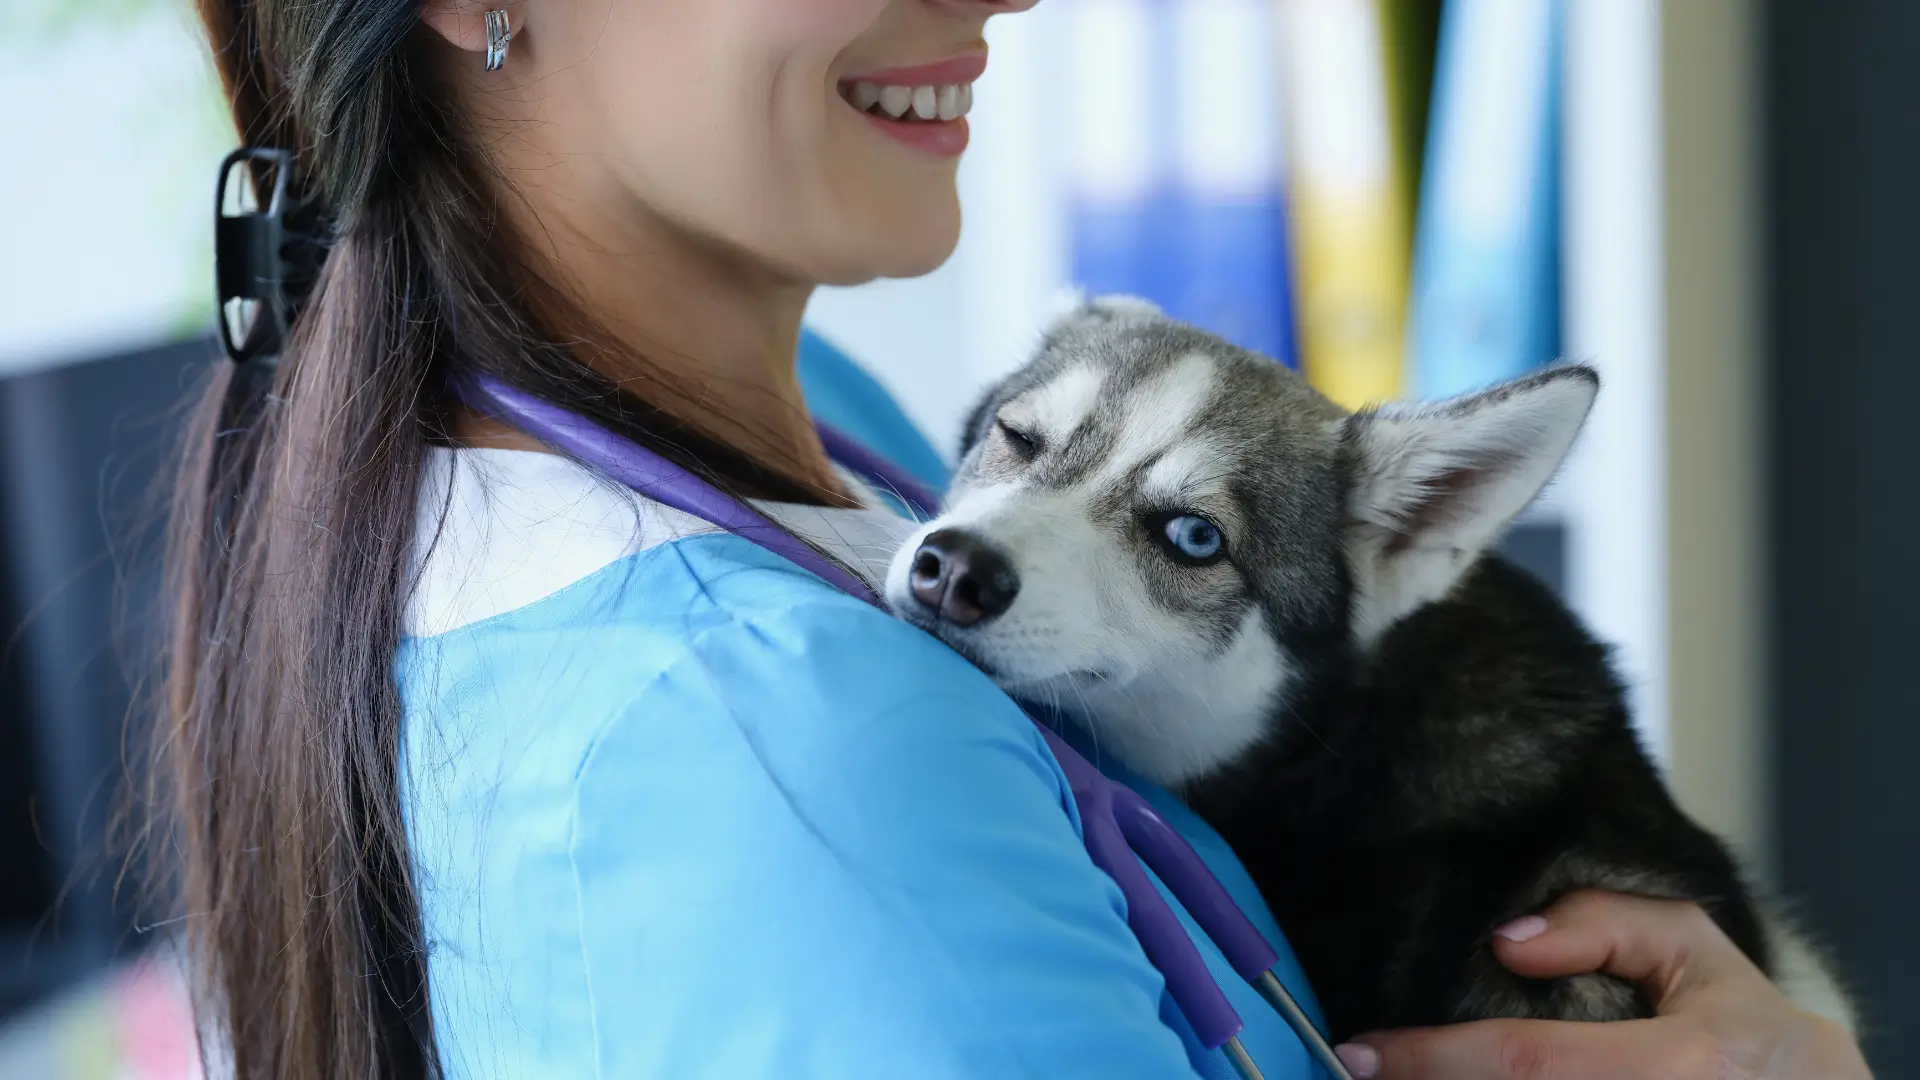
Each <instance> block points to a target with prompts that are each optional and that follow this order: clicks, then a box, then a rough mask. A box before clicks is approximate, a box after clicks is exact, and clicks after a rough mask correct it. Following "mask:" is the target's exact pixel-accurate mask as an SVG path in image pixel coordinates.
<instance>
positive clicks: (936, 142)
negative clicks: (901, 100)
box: [860, 113, 971, 157]
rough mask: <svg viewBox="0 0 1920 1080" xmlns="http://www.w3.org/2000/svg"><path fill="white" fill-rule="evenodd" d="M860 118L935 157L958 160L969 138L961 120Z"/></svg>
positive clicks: (866, 115)
mask: <svg viewBox="0 0 1920 1080" xmlns="http://www.w3.org/2000/svg"><path fill="white" fill-rule="evenodd" d="M860 115H861V116H864V117H865V118H866V120H867V122H868V123H870V124H872V125H873V126H874V127H876V128H879V129H880V131H881V132H882V133H883V134H886V135H888V136H891V137H892V138H894V139H897V140H899V141H900V142H901V143H903V144H905V145H906V146H909V147H912V148H913V149H915V150H918V151H920V152H921V153H923V154H932V155H933V156H935V157H959V156H960V155H961V154H962V153H965V152H966V149H967V138H968V136H969V135H970V134H971V132H970V130H969V129H968V127H967V118H966V117H964V116H962V117H960V118H959V119H957V120H895V119H893V118H892V117H888V116H875V115H874V114H873V113H861V114H860Z"/></svg>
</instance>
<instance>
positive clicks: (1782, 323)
mask: <svg viewBox="0 0 1920 1080" xmlns="http://www.w3.org/2000/svg"><path fill="white" fill-rule="evenodd" d="M1768 19H1769V27H1768V44H1767V50H1766V58H1765V66H1764V68H1763V71H1764V74H1765V76H1766V79H1765V83H1766V88H1767V89H1766V93H1767V96H1768V101H1767V106H1768V115H1769V120H1768V129H1769V136H1770V146H1769V148H1768V151H1767V154H1768V161H1767V173H1768V175H1767V181H1768V184H1769V186H1770V191H1769V195H1768V216H1769V219H1770V232H1771V237H1770V240H1771V252H1770V257H1769V261H1770V269H1769V276H1770V282H1769V286H1770V288H1769V293H1770V295H1769V297H1768V300H1769V304H1768V308H1769V315H1768V318H1769V322H1770V325H1769V327H1768V331H1769V337H1770V341H1771V352H1772V356H1771V364H1772V372H1771V397H1772V407H1771V417H1770V421H1771V423H1772V425H1773V440H1772V442H1773V452H1774V459H1773V461H1772V462H1771V467H1772V468H1771V475H1772V476H1773V492H1772V495H1773V506H1772V515H1773V520H1772V533H1773V541H1774V551H1773V569H1772V574H1773V589H1774V597H1775V604H1776V606H1775V610H1774V613H1773V614H1774V636H1773V642H1772V644H1773V649H1774V654H1773V655H1774V680H1775V681H1774V686H1773V693H1774V701H1775V703H1776V708H1777V723H1778V740H1779V742H1778V751H1779V752H1778V754H1777V755H1776V757H1777V761H1778V776H1777V780H1778V784H1779V791H1780V794H1781V806H1780V818H1779V820H1780V821H1781V823H1782V825H1781V836H1780V843H1781V847H1782V850H1781V855H1782V867H1783V871H1784V876H1785V881H1786V885H1787V886H1788V888H1789V890H1790V891H1791V892H1792V893H1794V894H1796V895H1798V896H1800V897H1803V898H1805V900H1806V901H1807V907H1808V909H1809V910H1808V915H1809V916H1810V921H1812V922H1813V923H1815V924H1816V925H1818V926H1819V927H1820V928H1821V929H1822V931H1823V932H1825V933H1827V934H1828V935H1830V937H1831V939H1832V944H1833V945H1834V946H1835V947H1836V949H1837V951H1838V954H1839V958H1840V960H1841V962H1842V964H1843V967H1844V969H1845V971H1846V973H1847V974H1848V975H1850V976H1851V977H1852V979H1853V980H1854V982H1855V985H1856V987H1857V990H1858V992H1859V994H1860V996H1861V998H1862V1003H1863V1004H1864V1006H1865V1008H1866V1019H1867V1021H1868V1023H1869V1024H1870V1025H1871V1027H1872V1031H1871V1034H1870V1036H1869V1039H1868V1048H1869V1056H1870V1058H1871V1059H1872V1061H1873V1063H1874V1065H1875V1068H1876V1073H1877V1075H1878V1076H1880V1077H1882V1078H1885V1080H1907V1078H1913V1077H1920V1041H1916V1039H1915V1036H1916V1034H1920V1019H1916V1018H1920V656H1917V655H1916V654H1917V653H1920V561H1917V559H1916V556H1917V555H1920V423H1916V418H1915V412H1916V406H1920V3H1916V2H1914V0H1771V2H1770V3H1769V4H1768Z"/></svg>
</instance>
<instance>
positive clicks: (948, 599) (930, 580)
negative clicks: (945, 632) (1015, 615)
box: [907, 529, 1020, 627]
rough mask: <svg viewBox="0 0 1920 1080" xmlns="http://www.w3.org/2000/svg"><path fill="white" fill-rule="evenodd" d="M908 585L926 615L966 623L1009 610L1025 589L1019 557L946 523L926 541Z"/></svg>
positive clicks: (915, 552)
mask: <svg viewBox="0 0 1920 1080" xmlns="http://www.w3.org/2000/svg"><path fill="white" fill-rule="evenodd" d="M907 585H908V588H909V590H910V591H911V592H912V593H913V599H914V602H915V603H917V604H918V605H919V607H920V613H921V614H922V615H924V616H926V617H928V618H931V619H937V620H939V621H942V622H946V623H951V624H953V625H954V626H961V627H965V626H974V625H976V624H978V623H982V622H985V621H987V620H988V619H991V618H993V617H994V616H996V615H1001V614H1004V613H1005V612H1006V610H1007V609H1008V608H1009V607H1012V606H1013V598H1014V597H1016V596H1018V595H1020V575H1019V574H1018V573H1016V572H1015V571H1014V569H1013V563H1012V562H1011V561H1009V560H1008V559H1007V557H1006V556H1005V555H1003V554H1001V553H1000V552H999V551H998V550H996V549H995V548H994V547H993V546H992V545H990V544H988V543H986V542H985V541H983V540H981V539H980V538H979V537H976V536H974V535H972V534H971V533H967V532H963V531H962V530H959V529H940V530H937V531H935V532H933V533H930V534H928V536H927V538H926V539H925V540H923V541H921V542H920V547H919V548H918V549H916V550H915V551H914V553H913V565H912V567H911V568H909V570H908V572H907Z"/></svg>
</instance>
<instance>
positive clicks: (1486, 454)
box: [1341, 366, 1600, 645]
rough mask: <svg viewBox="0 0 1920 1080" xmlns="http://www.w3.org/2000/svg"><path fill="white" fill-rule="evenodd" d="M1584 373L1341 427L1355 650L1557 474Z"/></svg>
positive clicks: (1476, 550)
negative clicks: (1355, 591) (1357, 642)
mask: <svg viewBox="0 0 1920 1080" xmlns="http://www.w3.org/2000/svg"><path fill="white" fill-rule="evenodd" d="M1599 389H1600V377H1599V375H1598V374H1596V373H1595V372H1594V370H1593V369H1592V368H1589V367H1584V366H1566V367H1554V368H1548V369H1546V370H1545V371H1541V372H1537V373H1535V374H1532V375H1528V376H1525V377H1523V378H1519V379H1515V380H1513V381H1511V382H1507V383H1502V384H1500V385H1499V386H1495V387H1493V388H1491V389H1489V390H1484V391H1481V392H1479V393H1476V394H1470V395H1467V396H1465V397H1459V398H1453V399H1451V400H1448V401H1442V402H1437V403H1433V404H1419V405H1397V406H1386V407H1383V408H1379V409H1373V410H1368V411H1365V412H1361V413H1359V414H1357V415H1354V416H1351V417H1348V418H1347V419H1346V420H1345V421H1344V423H1343V426H1342V430H1341V437H1342V443H1343V450H1344V452H1345V457H1346V461H1347V466H1348V469H1349V478H1350V479H1349V482H1348V488H1347V505H1346V514H1347V547H1348V555H1349V558H1350V559H1351V561H1352V564H1353V568H1354V573H1355V575H1356V577H1357V578H1358V580H1357V581H1356V583H1355V584H1356V585H1357V586H1358V587H1359V588H1358V596H1357V598H1356V600H1355V607H1354V624H1355V631H1356V634H1357V636H1358V637H1359V639H1360V641H1361V642H1362V643H1363V644H1366V645H1371V644H1372V643H1373V641H1374V640H1376V639H1377V638H1378V637H1379V635H1380V634H1381V633H1382V632H1384V631H1385V630H1386V629H1387V628H1388V627H1390V626H1392V625H1393V624H1394V623H1395V622H1397V621H1399V620H1400V619H1401V618H1403V617H1405V616H1406V615H1408V614H1411V613H1412V612H1413V611H1414V610H1416V609H1418V608H1420V607H1422V606H1424V605H1426V604H1428V603H1431V602H1432V601H1434V600H1437V599H1439V598H1440V597H1442V596H1444V595H1445V594H1446V593H1447V591H1448V590H1450V589H1452V588H1453V586H1454V583H1455V582H1457V581H1458V580H1459V579H1460V575H1461V574H1463V573H1465V572H1466V570H1467V568H1468V567H1470V566H1472V565H1473V562H1474V560H1475V559H1477V558H1478V557H1479V556H1480V554H1481V552H1483V551H1485V550H1486V548H1487V547H1488V546H1489V545H1490V544H1492V543H1493V542H1494V540H1495V539H1496V538H1498V537H1499V535H1500V533H1501V531H1502V530H1504V529H1505V528H1506V526H1507V525H1508V523H1510V522H1511V521H1512V520H1513V519H1514V517H1515V516H1516V515H1518V514H1519V513H1520V511H1521V510H1523V509H1525V508H1526V506H1527V504H1528V503H1530V502H1532V501H1533V499H1534V497H1535V496H1537V495H1538V494H1540V491H1541V489H1542V488H1544V487H1546V486H1547V481H1549V480H1551V479H1552V478H1553V474H1554V473H1555V471H1557V470H1558V469H1559V468H1560V464H1561V462H1562V461H1563V460H1565V458H1566V456H1567V451H1568V450H1570V449H1572V447H1573V441H1574V438H1575V437H1576V436H1577V435H1579V433H1580V426H1581V424H1583V423H1585V422H1586V418H1587V413H1588V412H1589V411H1590V410H1591V409H1592V408H1593V399H1594V395H1595V394H1596V393H1598V392H1599Z"/></svg>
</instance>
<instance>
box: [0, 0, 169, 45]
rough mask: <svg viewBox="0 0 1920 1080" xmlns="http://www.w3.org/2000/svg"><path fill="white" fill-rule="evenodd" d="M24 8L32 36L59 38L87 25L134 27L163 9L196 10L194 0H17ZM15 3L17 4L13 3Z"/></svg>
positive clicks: (128, 28)
mask: <svg viewBox="0 0 1920 1080" xmlns="http://www.w3.org/2000/svg"><path fill="white" fill-rule="evenodd" d="M13 3H14V4H17V5H18V7H16V8H15V10H16V11H18V10H19V9H20V8H24V9H25V10H24V12H22V13H21V14H22V25H23V26H24V29H25V36H26V37H27V38H28V39H36V38H37V39H39V40H42V41H47V40H55V39H58V38H60V37H63V36H65V35H67V34H70V33H72V32H73V31H75V30H76V29H79V28H80V27H83V26H114V25H119V26H121V27H124V28H126V29H127V30H129V31H131V30H133V29H134V28H135V27H136V26H137V25H138V23H139V22H140V19H141V17H142V16H146V15H152V14H156V13H162V12H178V13H180V14H182V15H190V14H191V13H192V3H191V0H13ZM9 6H13V5H9Z"/></svg>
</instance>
